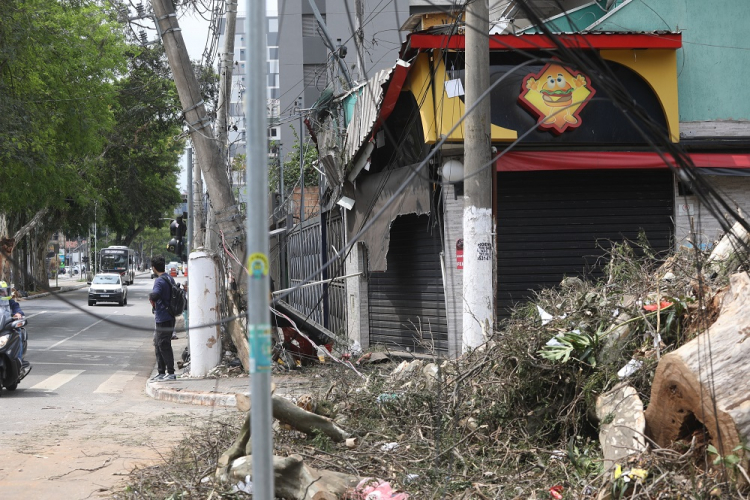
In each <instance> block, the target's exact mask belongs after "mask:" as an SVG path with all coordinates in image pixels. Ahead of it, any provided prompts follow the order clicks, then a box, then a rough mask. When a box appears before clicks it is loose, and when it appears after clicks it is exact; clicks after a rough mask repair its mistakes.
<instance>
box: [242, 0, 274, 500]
mask: <svg viewBox="0 0 750 500" xmlns="http://www.w3.org/2000/svg"><path fill="white" fill-rule="evenodd" d="M245 12H246V16H245V34H246V35H245V36H246V38H245V50H246V53H247V56H248V61H247V65H246V67H245V79H246V81H247V95H246V98H245V117H246V120H247V121H246V127H245V130H246V131H247V132H246V133H247V156H246V162H247V163H246V166H245V185H246V186H247V194H246V196H247V198H246V204H247V205H246V206H247V219H246V229H247V230H246V238H247V240H246V246H245V248H246V249H247V254H246V255H248V257H247V261H246V262H245V264H246V265H247V267H246V269H247V270H248V272H249V275H248V276H247V281H246V284H247V329H248V331H247V336H248V344H249V347H250V394H252V400H253V401H252V403H253V404H252V405H251V407H250V425H251V434H250V435H251V436H252V447H253V498H254V499H255V500H272V499H273V498H274V470H273V427H272V424H273V417H272V413H271V366H272V360H271V316H270V314H271V313H270V311H269V305H270V304H269V295H268V292H269V290H270V289H271V281H270V277H269V270H270V269H269V260H268V252H269V241H268V239H269V236H268V134H267V132H266V131H267V121H268V115H267V108H266V98H267V95H266V83H267V82H266V72H265V71H258V70H257V68H263V67H265V66H266V33H267V29H266V2H259V1H258V0H246V7H245Z"/></svg>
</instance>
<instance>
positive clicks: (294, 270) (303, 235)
mask: <svg viewBox="0 0 750 500" xmlns="http://www.w3.org/2000/svg"><path fill="white" fill-rule="evenodd" d="M321 221H323V222H324V223H321ZM343 229H344V228H343V222H342V217H341V211H340V209H339V208H338V207H336V208H334V209H333V210H331V211H330V212H326V213H324V214H322V215H320V216H317V217H313V218H311V219H308V220H306V221H305V222H303V223H302V224H299V225H297V226H295V227H294V229H292V231H291V232H290V233H289V234H288V235H287V247H286V253H287V260H288V273H289V287H290V288H291V287H294V286H297V285H300V284H302V282H303V281H304V280H305V279H308V278H309V281H311V282H314V281H322V280H327V279H331V278H336V277H339V276H343V275H344V271H345V269H344V265H343V259H342V258H339V259H337V260H336V261H335V262H333V263H332V264H331V265H330V266H329V267H328V268H326V269H325V270H321V267H322V265H323V264H324V263H326V262H328V260H330V259H332V258H333V257H334V256H335V255H336V253H337V252H338V251H340V250H341V249H342V248H343V247H344V232H343ZM345 297H346V285H345V283H344V281H343V280H338V281H334V282H332V283H330V284H316V285H307V286H304V287H303V288H300V289H298V290H295V291H293V292H291V293H290V294H289V296H288V297H287V298H286V302H287V303H288V304H289V305H290V306H292V307H293V308H294V309H296V310H297V311H298V312H300V313H301V314H303V315H304V316H306V317H309V318H310V319H311V320H313V321H315V322H316V323H318V324H319V325H321V326H324V327H325V328H327V329H328V330H330V331H332V332H333V333H335V334H337V335H340V336H342V337H344V336H346V299H345Z"/></svg>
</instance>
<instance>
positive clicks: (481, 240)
mask: <svg viewBox="0 0 750 500" xmlns="http://www.w3.org/2000/svg"><path fill="white" fill-rule="evenodd" d="M489 30H490V23H489V2H488V0H473V1H471V2H468V3H467V5H466V35H465V36H466V73H465V74H466V109H470V108H471V107H472V106H473V105H474V103H476V102H477V100H478V99H479V97H480V96H481V95H482V94H483V93H484V92H485V91H486V90H487V88H489V85H490V48H489ZM486 99H487V102H484V103H482V104H481V105H479V106H477V107H476V109H474V110H473V111H471V113H469V114H468V116H467V117H466V120H465V121H464V217H463V227H464V271H463V274H464V277H463V298H464V301H463V302H464V305H463V350H464V351H466V350H469V349H474V348H477V347H479V346H480V345H482V344H483V343H484V342H485V341H486V340H487V339H488V338H489V337H490V335H491V334H492V328H493V324H494V305H495V300H494V298H495V290H494V279H493V275H494V273H493V268H494V260H495V245H494V232H495V231H494V224H493V220H492V170H491V168H490V160H491V154H492V151H491V148H492V140H491V132H490V102H489V97H487V98H486Z"/></svg>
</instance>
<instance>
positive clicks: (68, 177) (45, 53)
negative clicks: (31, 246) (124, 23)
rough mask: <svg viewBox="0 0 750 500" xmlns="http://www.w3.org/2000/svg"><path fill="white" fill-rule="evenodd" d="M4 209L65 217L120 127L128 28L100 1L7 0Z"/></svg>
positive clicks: (0, 1) (2, 94)
mask: <svg viewBox="0 0 750 500" xmlns="http://www.w3.org/2000/svg"><path fill="white" fill-rule="evenodd" d="M0 7H2V11H3V16H2V19H0V116H2V117H3V119H2V120H0V164H2V174H3V178H4V179H12V182H7V181H4V182H1V183H0V204H1V205H2V206H13V205H15V202H16V200H18V199H23V200H24V205H25V206H26V207H29V208H30V209H31V210H32V211H36V210H37V209H38V208H41V207H58V208H60V209H65V208H66V204H67V202H68V201H69V200H70V199H76V198H78V197H79V193H80V192H81V183H80V180H81V176H82V175H84V174H85V173H86V172H87V171H90V170H91V169H92V168H95V166H96V161H95V160H94V158H96V156H97V155H99V154H100V153H101V151H102V148H103V147H104V145H105V138H106V134H107V132H108V131H109V130H110V129H111V127H112V126H113V124H114V116H113V114H112V106H113V105H114V98H115V95H116V92H115V88H114V83H113V82H114V81H115V80H116V79H117V77H118V76H119V75H120V74H122V72H123V71H124V70H125V58H124V51H125V47H126V46H125V43H124V39H123V36H122V30H121V27H120V26H119V25H117V24H115V23H113V22H112V21H111V20H110V19H109V18H108V15H107V13H106V12H105V11H104V10H102V8H101V7H99V6H98V5H97V3H96V2H93V1H85V0H81V1H68V0H60V1H53V2H50V1H47V0H0Z"/></svg>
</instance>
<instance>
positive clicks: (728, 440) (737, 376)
mask: <svg viewBox="0 0 750 500" xmlns="http://www.w3.org/2000/svg"><path fill="white" fill-rule="evenodd" d="M730 281H731V284H730V287H729V291H727V293H726V294H725V296H724V299H723V304H722V309H721V313H720V314H719V318H718V319H717V320H716V322H715V323H714V324H713V325H711V327H710V328H709V329H708V330H707V331H706V332H704V333H702V334H701V335H699V336H698V337H696V338H695V339H693V340H692V341H690V342H688V343H687V344H685V345H683V346H682V347H680V348H679V349H677V350H676V351H674V352H672V353H669V354H667V355H666V356H664V357H663V358H662V359H661V361H660V362H659V366H658V367H657V369H656V374H655V376H654V382H653V385H652V387H651V403H650V404H649V406H648V409H647V410H646V433H647V434H648V435H649V436H650V437H651V438H652V439H653V440H654V441H655V442H656V443H657V444H658V445H659V446H663V447H666V446H669V445H670V444H671V443H672V442H674V441H677V440H680V439H689V437H690V435H691V434H692V433H693V432H695V431H697V430H700V429H701V426H705V428H706V431H707V433H708V435H709V441H710V442H711V444H713V445H714V446H715V447H716V449H717V450H719V453H720V454H722V455H724V456H726V455H729V454H732V453H734V454H735V455H737V456H739V457H741V458H742V461H743V465H744V467H745V469H747V465H748V458H747V456H746V455H745V454H743V452H742V450H740V451H732V450H733V449H734V448H735V447H736V446H737V445H740V444H743V443H747V442H750V391H749V390H748V380H750V277H748V276H747V274H746V273H740V274H735V275H733V276H732V277H731V280H730ZM743 455H745V456H743Z"/></svg>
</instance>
